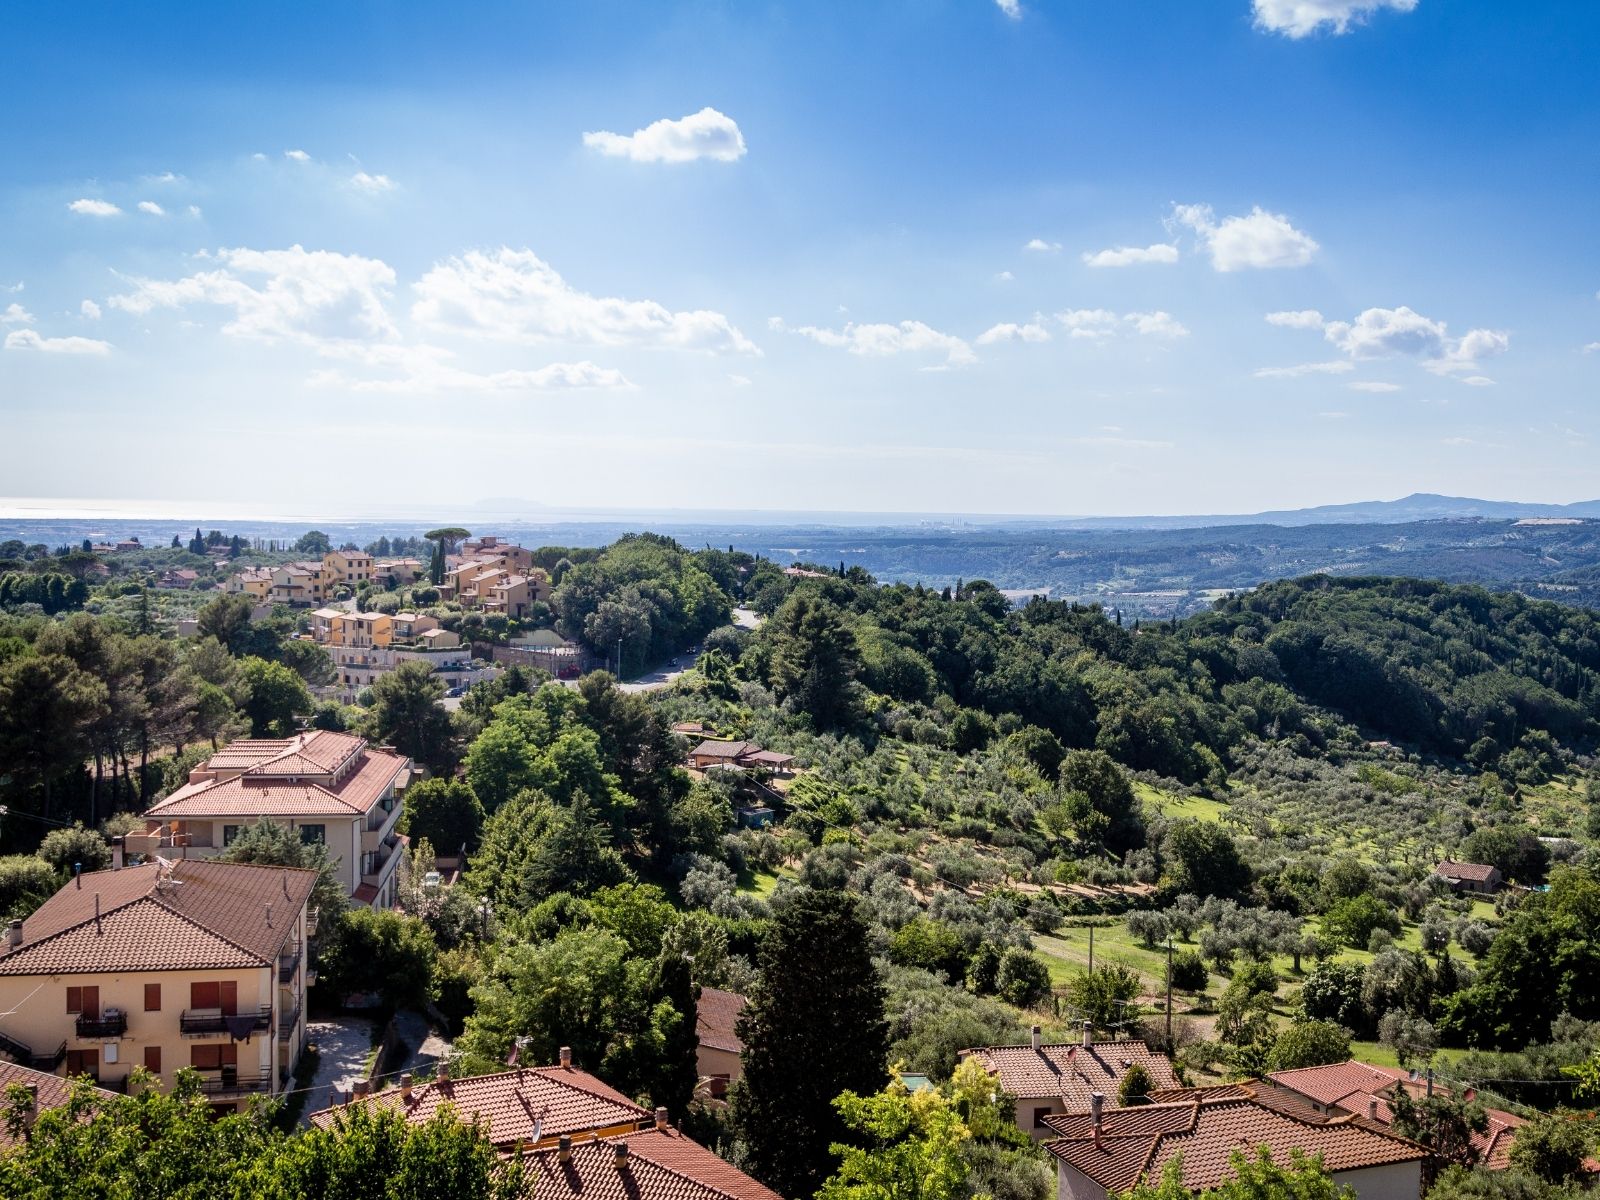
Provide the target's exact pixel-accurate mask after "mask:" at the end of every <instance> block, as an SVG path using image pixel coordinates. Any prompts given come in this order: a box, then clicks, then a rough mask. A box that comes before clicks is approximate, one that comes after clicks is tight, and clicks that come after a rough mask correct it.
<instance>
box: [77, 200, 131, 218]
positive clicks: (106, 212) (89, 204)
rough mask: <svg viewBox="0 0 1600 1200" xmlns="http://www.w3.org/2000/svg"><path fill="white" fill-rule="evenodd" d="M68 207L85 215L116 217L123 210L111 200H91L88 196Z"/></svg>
mask: <svg viewBox="0 0 1600 1200" xmlns="http://www.w3.org/2000/svg"><path fill="white" fill-rule="evenodd" d="M67 207H68V208H69V209H71V210H72V211H73V212H75V213H78V214H79V215H80V216H85V217H114V216H116V215H117V214H118V213H120V212H121V211H122V210H121V209H120V208H118V207H117V206H116V205H115V204H112V203H111V202H110V201H109V200H90V199H88V198H87V197H85V198H84V199H81V200H74V201H73V202H72V203H71V204H69V205H67Z"/></svg>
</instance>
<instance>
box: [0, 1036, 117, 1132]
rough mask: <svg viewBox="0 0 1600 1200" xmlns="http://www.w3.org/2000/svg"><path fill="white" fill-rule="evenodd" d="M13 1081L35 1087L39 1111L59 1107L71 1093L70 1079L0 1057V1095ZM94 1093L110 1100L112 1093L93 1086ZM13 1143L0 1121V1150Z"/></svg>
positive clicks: (99, 1097)
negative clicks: (19, 1064) (22, 1065)
mask: <svg viewBox="0 0 1600 1200" xmlns="http://www.w3.org/2000/svg"><path fill="white" fill-rule="evenodd" d="M14 1083H20V1084H22V1085H23V1086H24V1087H27V1086H29V1085H32V1086H33V1087H34V1088H35V1089H36V1091H35V1095H36V1097H37V1101H36V1103H37V1105H38V1111H40V1112H43V1111H44V1110H45V1109H47V1108H60V1107H61V1106H62V1105H63V1104H65V1103H66V1102H67V1100H68V1098H69V1097H70V1096H71V1095H72V1081H71V1080H70V1079H68V1078H66V1076H64V1075H51V1074H48V1073H47V1072H44V1071H35V1070H34V1069H33V1068H31V1067H21V1066H18V1065H17V1064H16V1063H13V1062H6V1061H5V1060H4V1059H0V1096H4V1095H5V1090H6V1089H7V1088H8V1087H10V1086H11V1085H12V1084H14ZM94 1095H95V1099H97V1100H110V1099H112V1098H113V1095H114V1094H113V1093H111V1092H108V1091H106V1090H105V1089H104V1088H95V1089H94ZM14 1145H16V1139H15V1138H13V1137H12V1136H11V1135H10V1133H8V1132H7V1131H6V1127H5V1123H4V1122H3V1121H0V1150H5V1149H7V1148H9V1147H11V1146H14Z"/></svg>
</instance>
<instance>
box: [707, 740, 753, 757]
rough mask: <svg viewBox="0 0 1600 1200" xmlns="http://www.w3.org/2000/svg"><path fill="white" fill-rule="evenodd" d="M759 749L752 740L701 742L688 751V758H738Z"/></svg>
mask: <svg viewBox="0 0 1600 1200" xmlns="http://www.w3.org/2000/svg"><path fill="white" fill-rule="evenodd" d="M759 749H761V747H760V746H758V745H756V744H755V743H754V742H715V741H708V742H701V743H700V744H699V745H698V746H696V747H695V748H694V749H693V750H691V751H689V757H690V758H740V757H743V756H744V755H746V754H753V753H755V752H756V751H757V750H759Z"/></svg>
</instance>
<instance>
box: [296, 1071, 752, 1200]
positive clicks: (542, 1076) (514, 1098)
mask: <svg viewBox="0 0 1600 1200" xmlns="http://www.w3.org/2000/svg"><path fill="white" fill-rule="evenodd" d="M446 1104H448V1105H450V1106H452V1107H453V1108H454V1109H455V1112H456V1115H457V1116H458V1117H459V1118H460V1119H461V1120H463V1121H467V1122H473V1121H477V1122H479V1123H480V1125H481V1126H482V1127H483V1128H484V1130H485V1134H486V1136H487V1137H488V1140H489V1141H490V1142H491V1143H492V1144H493V1145H494V1147H495V1149H496V1150H497V1151H498V1152H499V1153H500V1154H501V1156H502V1157H505V1158H511V1157H512V1156H514V1155H517V1154H519V1153H520V1154H521V1155H522V1158H523V1163H524V1165H525V1167H526V1169H527V1170H528V1172H529V1174H530V1176H531V1187H530V1190H529V1192H528V1193H527V1195H528V1197H529V1200H779V1197H778V1195H777V1193H775V1192H773V1191H771V1190H770V1189H768V1188H766V1187H764V1186H762V1185H761V1184H759V1183H757V1182H756V1181H755V1180H754V1179H751V1178H750V1177H749V1176H748V1175H746V1174H745V1173H744V1172H743V1171H740V1170H739V1169H738V1168H737V1167H734V1166H732V1165H731V1164H729V1163H727V1162H724V1161H723V1160H722V1159H720V1158H718V1157H717V1156H716V1155H715V1154H713V1153H712V1152H711V1151H709V1150H707V1149H706V1148H705V1147H704V1146H702V1145H700V1144H699V1143H698V1142H696V1141H693V1140H692V1139H690V1138H687V1137H685V1136H684V1135H683V1134H682V1133H681V1132H679V1131H678V1130H676V1129H673V1128H672V1127H671V1126H670V1125H669V1124H668V1123H667V1110H666V1109H664V1108H658V1109H657V1110H656V1111H655V1112H654V1113H651V1112H648V1111H647V1110H645V1109H643V1108H640V1107H639V1106H638V1105H637V1104H635V1103H633V1102H632V1101H631V1100H629V1099H628V1098H627V1097H626V1096H624V1095H623V1094H622V1093H621V1092H618V1091H617V1090H615V1089H614V1088H612V1087H609V1086H608V1085H607V1084H605V1083H603V1082H601V1081H600V1080H599V1079H596V1078H595V1077H594V1076H593V1075H590V1074H588V1073H587V1072H585V1071H580V1070H578V1069H577V1068H575V1067H574V1066H572V1055H571V1051H569V1050H566V1049H563V1050H562V1051H561V1065H560V1066H556V1067H530V1068H527V1069H525V1070H511V1071H501V1072H497V1073H496V1074H493V1075H478V1076H473V1077H470V1078H465V1079H456V1078H453V1077H452V1076H451V1075H450V1071H449V1066H448V1064H441V1068H440V1072H439V1076H438V1078H436V1079H435V1080H433V1081H432V1082H430V1083H425V1084H414V1083H412V1081H411V1077H410V1076H409V1075H402V1076H401V1077H400V1086H399V1087H398V1088H389V1089H386V1090H385V1091H382V1092H378V1093H376V1094H375V1095H363V1096H358V1097H356V1098H354V1099H352V1100H351V1101H350V1102H349V1104H346V1105H340V1106H337V1107H334V1108H329V1109H324V1110H323V1111H321V1112H316V1113H312V1114H311V1124H312V1125H313V1126H314V1127H316V1128H318V1129H333V1128H336V1127H337V1126H338V1123H339V1120H340V1116H341V1114H343V1113H344V1112H346V1111H348V1110H349V1108H350V1107H351V1106H353V1105H366V1106H368V1107H370V1108H374V1109H386V1110H389V1111H391V1112H398V1113H400V1114H402V1115H403V1116H404V1117H405V1119H406V1121H407V1122H408V1123H411V1124H422V1123H425V1122H426V1121H428V1120H429V1119H430V1118H431V1117H432V1116H433V1115H434V1114H435V1113H436V1112H438V1111H439V1109H440V1108H441V1107H442V1106H444V1105H446Z"/></svg>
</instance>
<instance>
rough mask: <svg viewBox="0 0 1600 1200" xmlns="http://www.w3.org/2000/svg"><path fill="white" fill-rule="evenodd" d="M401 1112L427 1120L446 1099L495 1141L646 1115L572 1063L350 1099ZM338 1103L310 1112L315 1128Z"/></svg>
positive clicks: (330, 1117) (329, 1120) (331, 1116)
mask: <svg viewBox="0 0 1600 1200" xmlns="http://www.w3.org/2000/svg"><path fill="white" fill-rule="evenodd" d="M351 1103H352V1104H365V1105H368V1106H369V1107H372V1108H379V1109H388V1110H392V1111H395V1112H399V1113H402V1114H404V1116H405V1118H406V1120H407V1121H408V1122H413V1123H420V1122H424V1121H427V1120H428V1119H429V1118H430V1117H432V1116H433V1114H434V1113H435V1112H437V1111H438V1109H439V1108H440V1106H442V1105H445V1104H450V1105H453V1106H454V1107H455V1110H456V1115H457V1116H459V1117H460V1118H461V1119H462V1120H463V1121H473V1120H478V1121H481V1122H483V1124H484V1125H485V1126H486V1136H487V1137H488V1138H489V1140H490V1141H492V1142H493V1143H494V1144H495V1145H497V1146H510V1145H515V1144H516V1143H517V1142H519V1141H527V1142H531V1141H535V1140H537V1139H539V1138H550V1137H559V1136H560V1135H562V1134H574V1133H579V1132H585V1131H589V1130H595V1129H613V1128H616V1127H617V1126H621V1125H629V1124H636V1123H637V1122H639V1121H643V1120H645V1119H647V1118H649V1116H650V1114H649V1113H648V1112H646V1111H645V1110H644V1109H642V1108H640V1107H639V1106H638V1105H637V1104H635V1103H634V1102H633V1101H632V1100H629V1099H628V1098H627V1097H626V1096H624V1095H623V1094H622V1093H621V1092H619V1091H617V1090H616V1089H615V1088H612V1087H610V1086H609V1085H607V1084H605V1083H602V1082H601V1081H600V1080H598V1079H596V1078H595V1077H594V1076H593V1075H590V1074H589V1073H588V1072H586V1071H580V1070H578V1069H577V1068H575V1067H529V1068H527V1069H525V1070H520V1071H499V1072H497V1073H495V1074H493V1075H473V1076H469V1077H467V1078H465V1079H446V1080H435V1081H433V1082H431V1083H425V1084H420V1085H418V1086H417V1087H414V1088H412V1089H411V1099H410V1101H409V1102H408V1101H407V1100H406V1099H405V1098H404V1097H403V1096H402V1095H401V1094H400V1089H399V1088H389V1089H388V1090H386V1091H382V1092H378V1093H377V1094H376V1095H373V1096H367V1097H364V1098H362V1099H358V1100H353V1101H351ZM341 1107H344V1106H340V1107H334V1108H327V1109H323V1110H322V1111H321V1112H318V1113H312V1114H311V1123H312V1124H313V1125H316V1126H318V1127H319V1128H323V1129H326V1128H328V1127H329V1126H331V1125H332V1124H333V1123H334V1121H335V1119H336V1118H337V1115H338V1113H339V1112H340V1109H341Z"/></svg>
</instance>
